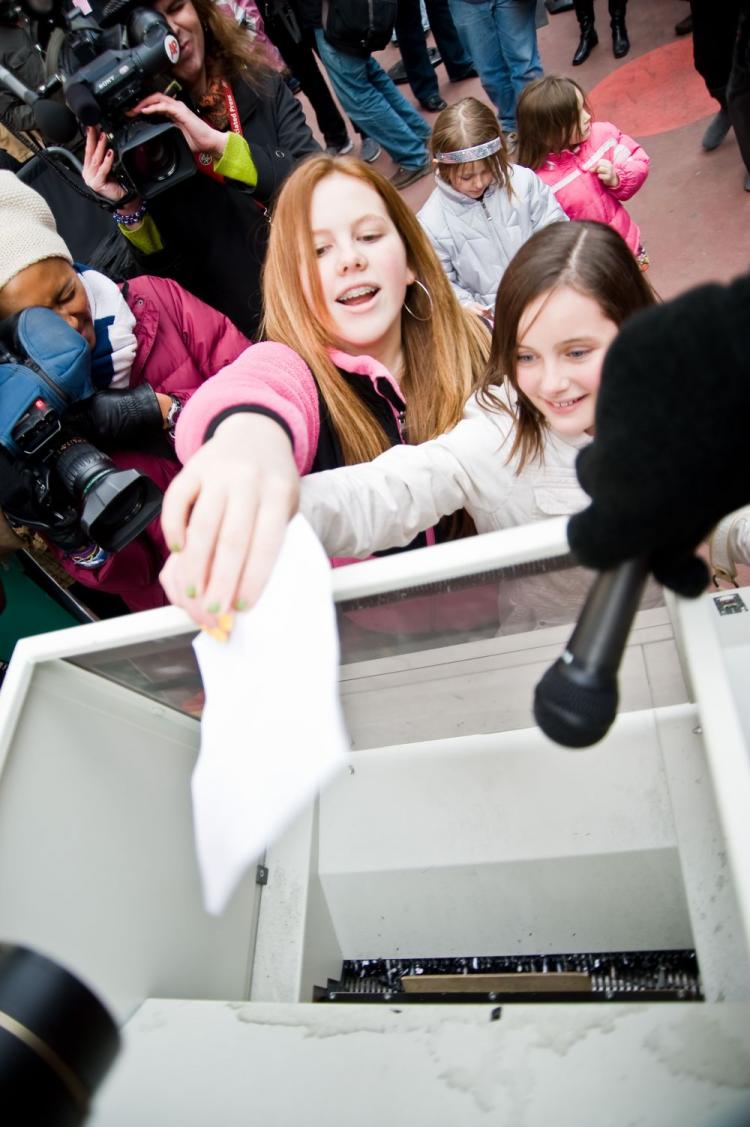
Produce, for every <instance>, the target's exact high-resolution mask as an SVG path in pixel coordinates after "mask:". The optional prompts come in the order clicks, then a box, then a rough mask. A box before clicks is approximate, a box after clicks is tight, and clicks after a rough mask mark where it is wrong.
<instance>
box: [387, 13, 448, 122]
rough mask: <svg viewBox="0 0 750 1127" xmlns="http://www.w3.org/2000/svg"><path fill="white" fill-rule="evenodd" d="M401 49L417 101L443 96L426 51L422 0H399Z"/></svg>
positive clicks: (426, 100) (398, 23)
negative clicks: (420, 5)
mask: <svg viewBox="0 0 750 1127" xmlns="http://www.w3.org/2000/svg"><path fill="white" fill-rule="evenodd" d="M396 36H397V38H398V49H399V51H400V52H401V59H402V61H403V64H404V69H405V71H406V79H407V82H408V83H409V85H410V86H411V89H412V93H413V94H414V97H415V98H416V99H417V101H419V102H422V103H423V104H424V103H425V102H429V101H430V100H431V99H437V98H439V97H440V90H439V88H438V82H437V78H436V77H435V70H434V68H433V66H432V63H431V62H430V56H429V55H428V54H427V44H426V43H425V37H424V32H423V31H422V16H421V14H420V11H419V0H398V9H397V14H396Z"/></svg>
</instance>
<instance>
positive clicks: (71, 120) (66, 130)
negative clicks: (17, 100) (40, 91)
mask: <svg viewBox="0 0 750 1127" xmlns="http://www.w3.org/2000/svg"><path fill="white" fill-rule="evenodd" d="M33 112H34V122H35V123H36V127H37V129H38V130H39V132H40V133H41V134H43V136H44V138H45V140H47V141H51V142H52V143H53V144H54V145H67V144H69V143H70V142H71V141H73V140H75V138H76V137H77V136H78V122H77V121H76V119H75V117H74V116H73V114H72V113H71V112H70V110H69V109H68V107H67V106H64V105H62V103H61V102H51V101H49V100H48V99H46V98H40V99H39V101H38V102H35V103H34V109H33Z"/></svg>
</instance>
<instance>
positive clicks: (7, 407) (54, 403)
mask: <svg viewBox="0 0 750 1127" xmlns="http://www.w3.org/2000/svg"><path fill="white" fill-rule="evenodd" d="M90 367H91V360H90V352H89V347H88V344H87V343H86V341H85V340H84V338H83V337H82V336H81V335H80V334H79V333H77V332H76V331H75V329H73V328H71V327H70V325H68V324H67V323H66V322H65V321H64V320H63V319H62V318H61V317H58V316H57V314H56V313H53V312H52V311H51V310H49V309H41V308H31V309H24V310H23V312H22V313H16V314H13V316H12V317H8V318H6V319H5V321H3V322H1V323H0V507H1V508H2V509H3V511H4V512H5V514H6V516H7V517H8V518H9V520H10V521H11V523H13V524H16V525H26V526H27V527H29V528H33V529H37V530H38V531H40V532H41V533H43V535H44V536H46V537H47V538H48V539H49V540H51V541H52V542H53V543H54V544H57V545H58V546H59V547H61V548H63V549H65V550H67V551H73V550H75V549H79V548H81V547H83V546H85V545H87V544H90V543H91V542H92V541H93V542H94V544H97V545H98V546H99V547H100V548H103V549H104V550H105V551H107V552H117V551H119V550H120V549H121V548H124V547H125V546H126V545H127V544H129V543H130V541H131V540H133V539H134V538H135V537H136V536H138V535H139V533H141V532H142V531H143V530H144V529H145V528H146V527H147V526H148V525H149V524H150V523H151V521H152V520H153V519H154V517H156V516H157V515H158V513H159V511H160V509H161V499H162V498H161V492H160V490H159V489H158V487H157V486H156V485H155V484H154V482H153V481H151V479H150V478H149V477H147V476H146V475H145V474H141V473H139V472H138V471H137V470H118V469H117V467H116V466H115V464H114V463H113V462H112V461H111V459H110V458H108V457H107V456H106V454H102V453H101V451H100V450H97V448H96V447H95V446H92V445H91V443H90V442H87V441H86V440H85V439H83V438H82V437H81V436H80V435H77V434H76V433H75V432H74V431H73V430H72V428H68V427H66V425H65V412H66V410H67V409H68V408H69V407H70V406H71V405H72V404H73V403H75V402H77V401H78V400H80V399H85V398H87V397H88V396H90V395H92V394H93V391H94V389H93V386H92V383H91V377H90Z"/></svg>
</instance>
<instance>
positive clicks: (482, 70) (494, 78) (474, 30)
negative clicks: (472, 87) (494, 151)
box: [448, 0, 516, 131]
mask: <svg viewBox="0 0 750 1127" xmlns="http://www.w3.org/2000/svg"><path fill="white" fill-rule="evenodd" d="M448 7H449V8H450V13H451V16H452V17H453V23H454V24H455V27H456V31H457V32H458V34H459V36H460V38H461V42H462V43H463V44H464V46H465V48H466V50H467V52H468V54H469V55H471V57H472V59H473V61H474V66H475V67H476V69H477V72H478V74H479V81H480V82H481V83H482V87H483V89H484V92H485V94H486V95H487V97H488V98H489V100H490V101H491V102H492V104H493V105H494V107H495V109H496V110H497V116H498V117H499V118H500V123H501V125H502V127H503V129H504V130H506V131H510V130H513V129H515V121H516V115H515V95H514V93H513V84H512V82H511V78H510V70H509V69H508V64H507V63H506V61H505V56H504V54H503V50H502V46H501V44H500V40H499V38H498V29H497V26H496V24H495V20H494V18H493V8H494V3H493V0H481V3H479V4H470V3H468V0H448Z"/></svg>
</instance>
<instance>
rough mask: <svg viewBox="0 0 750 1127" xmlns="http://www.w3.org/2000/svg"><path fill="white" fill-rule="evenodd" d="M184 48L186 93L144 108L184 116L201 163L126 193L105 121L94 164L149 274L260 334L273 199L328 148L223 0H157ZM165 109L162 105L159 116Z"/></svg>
mask: <svg viewBox="0 0 750 1127" xmlns="http://www.w3.org/2000/svg"><path fill="white" fill-rule="evenodd" d="M151 7H153V8H154V9H155V11H157V12H160V13H161V14H162V15H163V16H164V17H165V18H166V20H167V23H168V24H169V27H170V29H171V30H172V32H173V34H174V35H175V37H176V38H177V41H178V44H179V48H180V57H179V60H178V62H177V63H176V65H175V66H174V67H173V69H172V73H173V75H174V77H175V78H176V79H177V80H178V82H179V83H180V85H181V87H182V91H183V93H182V94H181V95H180V100H178V99H177V98H172V97H169V96H168V95H166V94H151V95H149V96H148V97H147V98H144V99H143V100H142V101H141V102H140V103H139V104H138V105H137V106H135V108H134V109H133V111H132V114H133V115H139V114H143V115H144V116H145V117H147V118H148V117H150V116H152V115H154V114H156V115H158V116H159V117H162V118H167V119H168V120H169V121H171V122H173V123H174V125H176V126H177V127H178V128H179V130H180V131H181V133H182V135H183V136H184V138H185V140H186V141H187V144H188V146H189V148H190V150H191V152H192V153H193V158H194V161H195V166H196V170H197V174H196V175H194V176H190V177H189V178H188V179H185V180H182V181H181V182H179V183H171V184H168V185H167V186H166V187H165V189H164V190H163V191H161V192H160V193H159V194H158V195H156V196H153V197H152V198H150V199H149V200H148V203H146V201H145V200H144V199H142V198H141V197H138V196H136V197H135V198H129V197H128V198H127V199H126V190H125V188H124V187H123V185H122V183H121V182H120V180H119V179H118V178H117V177H116V176H114V175H113V165H114V160H115V154H114V151H113V150H112V149H110V148H108V144H109V142H108V139H107V136H106V134H105V133H103V132H101V131H100V130H99V129H98V128H89V129H88V130H87V135H86V153H85V157H84V168H83V176H84V179H85V181H86V183H87V184H88V186H89V187H90V188H92V189H93V190H94V191H95V192H98V193H99V195H101V196H103V197H104V198H105V199H107V200H109V201H110V203H111V204H113V205H114V207H115V209H116V210H115V211H114V217H115V220H116V221H117V224H118V226H119V228H120V231H121V232H122V234H124V235H125V236H126V237H127V239H128V240H129V242H130V243H131V244H132V246H133V248H134V249H135V251H136V253H137V254H138V257H139V259H140V264H141V266H142V268H143V270H144V272H147V273H149V274H160V275H162V276H164V277H169V278H173V279H174V280H175V281H177V282H179V283H180V284H181V285H183V286H184V287H185V288H186V289H188V290H190V291H191V292H192V293H194V294H196V295H197V296H198V297H200V298H202V299H203V300H204V301H206V302H208V303H209V304H210V305H213V306H215V308H217V309H219V310H221V312H222V313H225V314H226V315H227V316H228V317H230V318H231V319H232V320H233V321H234V323H235V324H236V325H237V326H238V327H239V328H241V329H242V330H243V332H244V333H245V334H246V335H247V336H249V337H251V338H253V337H255V336H256V335H257V331H258V323H259V320H260V316H261V294H260V270H261V266H262V263H263V258H264V255H265V249H266V243H267V238H268V219H267V210H268V205H269V203H270V201H271V200H272V198H273V197H274V195H275V194H276V192H277V190H278V188H279V187H280V185H281V182H282V181H283V179H284V177H285V176H286V175H287V173H289V172H290V171H291V169H292V168H293V167H294V166H295V164H296V163H297V162H298V161H299V160H300V159H301V158H302V157H304V156H307V155H308V154H310V153H312V152H318V151H319V149H320V146H319V145H318V144H317V142H316V141H315V140H314V139H313V136H312V134H311V132H310V130H309V128H308V126H307V123H306V121H305V118H304V114H303V113H302V110H301V108H300V106H299V103H298V102H297V100H296V99H295V98H293V97H292V95H291V94H290V93H289V91H288V89H287V87H286V84H285V83H284V81H283V79H282V78H281V77H280V76H279V75H278V74H276V73H275V72H274V71H272V70H271V69H270V67H269V66H268V64H267V63H266V62H265V59H264V56H263V51H262V48H260V47H258V46H255V45H254V44H253V41H252V40H251V39H250V37H249V36H248V35H247V33H246V32H244V31H242V30H241V29H240V28H239V27H237V25H236V24H234V23H233V22H232V20H231V19H230V18H229V17H228V16H226V15H225V14H224V13H223V12H221V11H220V10H219V9H218V8H217V7H216V5H215V4H214V3H213V0H154V2H153V3H152V4H151ZM157 120H158V117H157Z"/></svg>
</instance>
